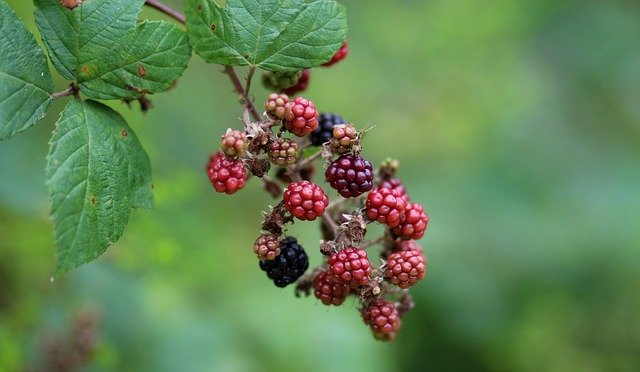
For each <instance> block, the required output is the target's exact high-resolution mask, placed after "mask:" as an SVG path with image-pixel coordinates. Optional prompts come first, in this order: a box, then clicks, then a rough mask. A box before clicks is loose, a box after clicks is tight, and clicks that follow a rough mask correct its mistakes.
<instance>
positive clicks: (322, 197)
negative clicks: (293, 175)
mask: <svg viewBox="0 0 640 372" xmlns="http://www.w3.org/2000/svg"><path fill="white" fill-rule="evenodd" d="M328 205H329V198H328V197H327V195H326V194H325V193H324V190H322V187H320V186H318V185H316V184H315V183H313V182H309V181H300V182H293V183H290V184H289V186H287V189H286V190H285V191H284V206H285V208H287V210H288V211H289V212H291V214H293V215H294V216H295V217H297V218H299V219H301V220H303V221H313V220H315V219H316V218H318V217H320V216H322V214H324V210H325V208H327V206H328Z"/></svg>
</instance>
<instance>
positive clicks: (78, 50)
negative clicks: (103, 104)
mask: <svg viewBox="0 0 640 372" xmlns="http://www.w3.org/2000/svg"><path fill="white" fill-rule="evenodd" d="M35 4H36V6H37V7H38V9H37V11H36V23H37V24H38V27H39V29H40V32H41V33H42V36H43V40H44V42H45V45H46V46H47V49H48V50H49V54H50V55H51V59H52V60H53V63H54V65H55V66H56V68H57V69H58V71H60V73H61V74H62V75H63V76H64V77H65V78H67V79H69V80H77V81H78V83H79V84H80V89H81V91H82V92H83V93H85V94H86V95H87V96H89V97H91V98H97V99H135V98H138V97H140V96H142V95H144V94H148V93H157V92H161V91H164V90H167V89H169V88H170V87H171V86H173V84H174V82H175V80H176V79H177V78H179V77H180V76H181V75H182V73H183V72H184V70H185V69H186V68H187V64H188V62H189V59H190V58H191V47H190V45H189V42H188V40H187V37H186V33H185V32H184V31H182V30H180V29H179V28H178V27H177V26H176V25H174V24H172V23H168V22H162V21H157V22H144V23H142V24H140V25H137V26H136V20H137V18H138V15H139V13H140V10H141V9H142V5H143V4H144V0H100V1H95V0H92V1H84V2H82V3H81V4H80V5H79V6H77V7H76V8H74V9H73V10H71V9H68V8H66V7H64V6H62V5H61V4H60V2H59V0H35Z"/></svg>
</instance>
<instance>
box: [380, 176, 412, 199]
mask: <svg viewBox="0 0 640 372" xmlns="http://www.w3.org/2000/svg"><path fill="white" fill-rule="evenodd" d="M383 187H385V188H387V189H391V190H398V191H399V192H400V193H401V194H402V195H404V196H406V198H407V200H409V195H408V194H407V190H405V188H404V185H403V184H402V181H400V180H399V179H397V178H390V179H385V180H382V181H380V183H379V184H378V188H380V189H381V188H383Z"/></svg>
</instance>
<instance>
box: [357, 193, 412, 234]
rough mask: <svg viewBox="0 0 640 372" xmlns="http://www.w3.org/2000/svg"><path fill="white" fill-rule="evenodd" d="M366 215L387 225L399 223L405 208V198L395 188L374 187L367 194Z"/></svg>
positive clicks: (392, 225)
mask: <svg viewBox="0 0 640 372" xmlns="http://www.w3.org/2000/svg"><path fill="white" fill-rule="evenodd" d="M365 205H366V209H367V216H368V217H369V218H370V219H371V220H375V221H378V222H380V223H382V224H385V225H387V226H389V227H395V226H398V225H399V224H400V221H401V219H402V218H403V217H404V214H405V209H406V208H407V200H406V199H405V197H404V196H403V195H402V194H401V193H400V192H399V191H397V190H389V189H387V188H381V189H375V190H373V191H371V192H370V193H369V195H367V202H366V204H365Z"/></svg>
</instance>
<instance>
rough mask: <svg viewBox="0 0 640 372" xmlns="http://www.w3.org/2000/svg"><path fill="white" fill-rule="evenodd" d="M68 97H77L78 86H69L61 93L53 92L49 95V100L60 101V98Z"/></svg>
mask: <svg viewBox="0 0 640 372" xmlns="http://www.w3.org/2000/svg"><path fill="white" fill-rule="evenodd" d="M69 96H74V97H76V98H79V97H78V86H77V85H75V84H71V85H69V87H68V88H67V89H65V90H63V91H61V92H55V93H53V94H51V98H52V99H60V98H64V97H69Z"/></svg>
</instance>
